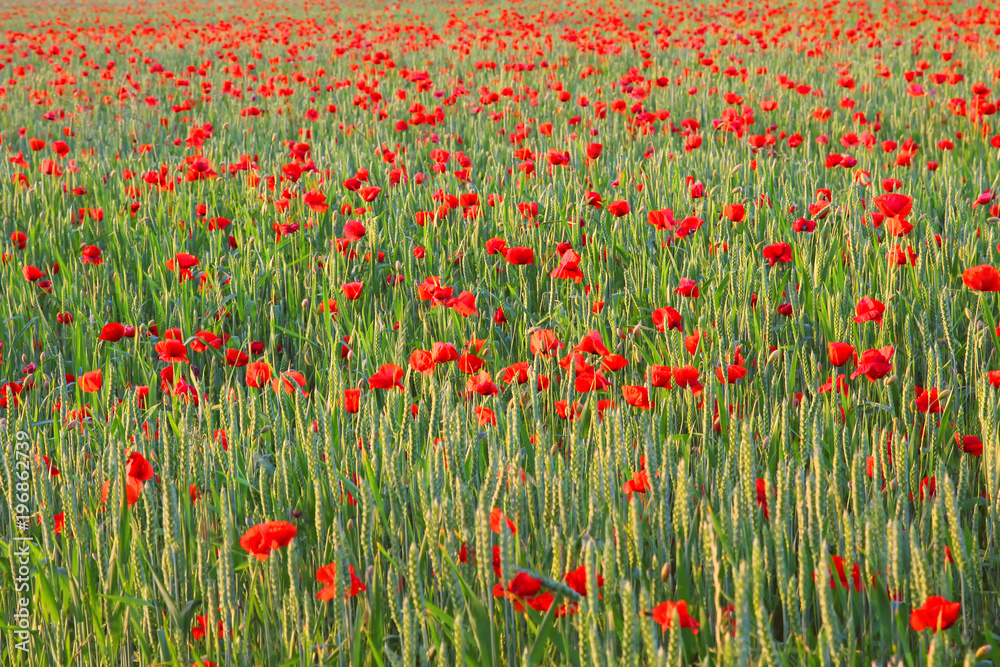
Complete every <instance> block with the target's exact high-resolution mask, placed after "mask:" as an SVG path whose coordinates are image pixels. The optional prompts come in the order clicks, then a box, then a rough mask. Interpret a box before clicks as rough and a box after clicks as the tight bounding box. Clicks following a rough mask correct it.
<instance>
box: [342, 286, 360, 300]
mask: <svg viewBox="0 0 1000 667" xmlns="http://www.w3.org/2000/svg"><path fill="white" fill-rule="evenodd" d="M364 286H365V283H364V281H361V282H354V283H344V284H343V285H341V286H340V289H341V291H343V292H344V296H346V297H347V298H348V300H350V301H354V300H355V299H357V298H359V297H360V296H361V290H362V288H364Z"/></svg>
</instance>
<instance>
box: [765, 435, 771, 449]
mask: <svg viewBox="0 0 1000 667" xmlns="http://www.w3.org/2000/svg"><path fill="white" fill-rule="evenodd" d="M770 447H771V436H767V437H766V438H764V449H770Z"/></svg>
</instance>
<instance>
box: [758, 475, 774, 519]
mask: <svg viewBox="0 0 1000 667" xmlns="http://www.w3.org/2000/svg"><path fill="white" fill-rule="evenodd" d="M756 490H757V507H760V508H761V509H763V510H764V518H765V519H770V518H771V517H770V514H769V512H768V510H767V482H765V481H764V480H763V479H761V478H760V477H758V478H757V482H756Z"/></svg>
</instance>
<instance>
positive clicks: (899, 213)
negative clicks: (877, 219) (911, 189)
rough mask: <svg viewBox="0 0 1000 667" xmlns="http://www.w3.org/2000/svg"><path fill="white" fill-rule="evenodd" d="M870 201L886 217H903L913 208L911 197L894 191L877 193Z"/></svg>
mask: <svg viewBox="0 0 1000 667" xmlns="http://www.w3.org/2000/svg"><path fill="white" fill-rule="evenodd" d="M872 203H874V204H875V206H876V207H878V210H879V211H881V212H882V215H884V216H885V217H887V218H897V219H903V218H905V217H906V216H908V215H909V214H910V211H912V210H913V197H909V196H907V195H901V194H899V193H896V192H887V193H886V194H882V195H879V196H878V197H875V199H874V200H872Z"/></svg>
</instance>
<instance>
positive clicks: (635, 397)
mask: <svg viewBox="0 0 1000 667" xmlns="http://www.w3.org/2000/svg"><path fill="white" fill-rule="evenodd" d="M622 395H623V396H624V397H625V402H626V403H628V404H629V405H631V406H632V407H636V408H639V409H640V410H649V409H651V408H652V407H653V406H652V405H651V404H650V402H649V392H648V391H647V390H646V388H645V387H642V386H638V385H630V384H627V385H624V386H623V387H622Z"/></svg>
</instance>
